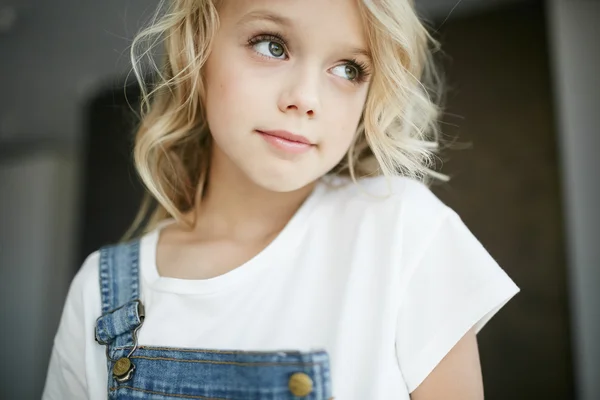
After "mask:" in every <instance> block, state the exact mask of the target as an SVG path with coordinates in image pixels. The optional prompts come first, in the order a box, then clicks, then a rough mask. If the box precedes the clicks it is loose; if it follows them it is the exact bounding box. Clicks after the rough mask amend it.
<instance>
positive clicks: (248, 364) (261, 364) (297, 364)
mask: <svg viewBox="0 0 600 400" xmlns="http://www.w3.org/2000/svg"><path fill="white" fill-rule="evenodd" d="M131 358H138V359H142V360H157V361H178V362H188V363H201V364H218V365H238V366H240V367H275V366H290V367H291V366H294V367H312V366H315V365H321V363H310V362H308V363H303V362H285V361H282V362H270V363H269V362H234V361H209V360H184V359H179V358H170V357H146V356H136V355H135V353H134V354H133V355H132V356H131Z"/></svg>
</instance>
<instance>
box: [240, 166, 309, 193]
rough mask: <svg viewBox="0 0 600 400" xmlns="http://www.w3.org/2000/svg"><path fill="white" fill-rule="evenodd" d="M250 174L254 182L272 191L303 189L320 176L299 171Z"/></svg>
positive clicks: (282, 191) (284, 191) (281, 191)
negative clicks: (299, 172)
mask: <svg viewBox="0 0 600 400" xmlns="http://www.w3.org/2000/svg"><path fill="white" fill-rule="evenodd" d="M253 175H254V176H250V179H252V181H254V183H255V184H256V185H258V186H260V187H262V188H264V189H267V190H270V191H272V192H278V193H286V192H293V191H295V190H298V189H301V188H303V187H305V186H306V185H309V184H311V183H312V182H314V181H315V180H316V179H317V178H318V177H315V178H313V177H312V176H308V175H307V174H298V173H292V172H288V173H275V174H274V173H273V172H272V171H271V172H269V173H257V174H253Z"/></svg>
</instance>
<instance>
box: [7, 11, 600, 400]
mask: <svg viewBox="0 0 600 400" xmlns="http://www.w3.org/2000/svg"><path fill="white" fill-rule="evenodd" d="M416 2H417V4H418V8H419V10H420V13H421V14H422V16H423V17H424V18H425V19H426V20H427V21H430V24H431V25H432V26H433V27H434V29H435V31H436V33H435V36H436V37H437V38H438V39H439V40H440V41H441V42H442V45H443V48H444V50H445V52H446V57H445V58H444V60H443V61H444V63H445V69H446V75H447V81H448V84H449V89H450V91H449V93H448V97H447V114H446V116H445V118H444V130H445V132H446V133H448V134H449V135H452V136H458V138H459V140H460V141H461V142H463V143H464V142H467V143H470V144H471V145H470V146H469V147H468V148H466V149H462V150H454V151H450V152H447V153H445V155H444V161H445V162H444V168H443V171H444V172H445V173H447V174H450V175H451V176H452V178H453V179H452V181H451V182H450V184H444V185H437V186H435V187H434V188H433V189H434V191H435V192H436V194H437V195H438V196H439V197H441V198H442V199H443V200H444V201H445V202H446V203H447V204H448V205H450V206H451V207H452V208H454V209H455V210H457V211H458V213H459V214H460V215H461V216H462V217H463V219H464V220H465V222H466V223H467V225H468V226H469V227H470V228H471V230H472V231H473V232H474V233H475V235H476V236H477V237H478V238H479V239H480V240H481V242H482V243H483V244H484V246H485V247H486V248H487V249H488V251H489V252H490V253H491V254H492V255H493V256H494V257H495V258H496V260H497V261H498V262H499V264H500V265H501V266H502V267H503V268H504V269H505V270H506V271H507V272H508V274H509V275H510V276H511V277H512V278H513V279H514V280H515V282H516V283H517V285H519V286H520V287H521V293H520V294H519V295H517V296H516V297H515V299H513V300H511V301H510V302H509V303H508V305H507V306H506V307H505V308H504V309H503V310H502V311H501V312H500V313H499V314H498V315H497V316H496V317H494V318H493V319H492V320H491V322H490V323H489V324H488V326H486V328H485V329H484V330H483V331H482V332H481V334H480V335H479V343H480V353H481V359H482V368H483V375H484V383H485V388H486V399H490V400H495V399H538V398H539V399H574V400H598V399H600V311H599V309H600V239H599V238H600V177H599V175H600V159H599V157H598V154H599V152H600V132H598V131H599V129H600V128H599V127H600V77H599V75H600V44H599V43H598V42H600V29H599V25H600V0H546V1H542V0H538V1H535V0H522V1H519V0H463V1H459V0H416ZM156 4H157V0H103V1H90V0H83V1H82V0H79V1H75V0H54V1H41V0H38V1H35V0H0V87H1V88H2V94H1V96H0V202H1V203H0V204H1V207H0V327H1V329H0V343H2V344H3V347H4V348H3V349H2V351H1V352H0V399H1V400H5V399H38V398H39V397H40V395H41V391H42V388H43V384H44V380H45V374H46V369H47V365H48V358H49V355H50V349H51V346H52V341H53V336H54V334H55V332H56V328H57V324H58V319H59V317H60V314H61V311H62V306H63V302H64V299H65V295H66V291H67V289H68V285H69V282H70V280H71V279H72V277H73V275H74V274H75V273H76V271H77V270H78V268H79V266H80V265H81V263H82V261H83V260H84V258H85V256H87V255H88V254H89V253H91V252H92V251H94V250H96V249H97V248H98V247H100V246H102V245H104V244H107V243H111V242H115V241H117V240H118V239H119V238H120V236H121V235H122V234H123V233H124V231H125V229H126V227H127V226H128V224H129V223H130V222H131V220H132V218H133V215H134V213H135V211H136V209H137V206H138V203H139V201H140V198H141V194H142V188H141V185H140V184H139V182H138V180H137V178H136V175H135V171H134V170H133V168H132V166H131V160H130V150H131V145H132V129H133V126H134V125H135V123H136V120H135V117H134V115H133V114H132V112H131V111H130V110H129V108H128V105H127V99H129V102H131V103H132V105H133V106H134V107H135V106H136V103H135V102H136V100H137V97H138V95H139V91H138V89H137V88H136V87H135V85H134V82H133V79H132V77H131V74H130V63H129V56H128V52H127V50H128V47H129V45H130V43H131V38H132V37H133V35H134V34H135V33H136V32H137V31H138V30H139V29H140V28H141V27H142V26H143V25H144V24H145V23H146V22H147V20H148V19H149V18H150V16H151V14H152V12H153V11H154V7H155V6H156ZM369 400H371V399H369ZM377 400H379V399H377ZM385 400H387V399H385Z"/></svg>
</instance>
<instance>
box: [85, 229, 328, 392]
mask: <svg viewBox="0 0 600 400" xmlns="http://www.w3.org/2000/svg"><path fill="white" fill-rule="evenodd" d="M139 245H140V244H139V241H138V240H136V241H133V242H130V243H125V244H120V245H115V246H109V247H105V248H103V249H101V250H100V268H99V270H100V289H101V297H102V316H101V317H100V318H98V320H97V321H96V331H95V336H96V337H95V339H96V341H97V342H98V343H99V344H100V345H105V346H106V356H107V363H108V365H107V367H108V398H109V399H119V400H126V399H155V400H159V399H160V400H166V399H215V400H218V399H239V400H255V399H270V400H292V399H294V400H296V399H305V400H328V399H332V397H331V390H332V389H331V381H330V369H329V356H328V353H327V352H326V351H324V350H320V351H310V352H300V351H281V352H276V351H272V352H266V351H236V350H233V351H230V350H205V349H191V348H185V349H181V348H170V347H154V346H139V345H138V343H137V336H138V331H139V330H140V328H142V325H143V323H144V306H143V304H142V302H141V301H140V299H139V294H140V284H139ZM240 334H241V335H243V332H240Z"/></svg>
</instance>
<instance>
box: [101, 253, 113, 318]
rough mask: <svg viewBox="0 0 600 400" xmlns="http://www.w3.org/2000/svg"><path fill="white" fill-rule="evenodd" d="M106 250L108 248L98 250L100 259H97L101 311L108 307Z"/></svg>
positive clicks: (106, 310) (108, 287) (108, 288)
mask: <svg viewBox="0 0 600 400" xmlns="http://www.w3.org/2000/svg"><path fill="white" fill-rule="evenodd" d="M108 252H109V249H107V248H103V249H101V250H100V261H99V264H100V265H99V267H100V271H99V275H100V276H99V278H100V292H101V294H102V313H103V314H104V313H106V312H108V310H109V309H110V297H111V296H110V286H109V271H108V262H107V259H108Z"/></svg>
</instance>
